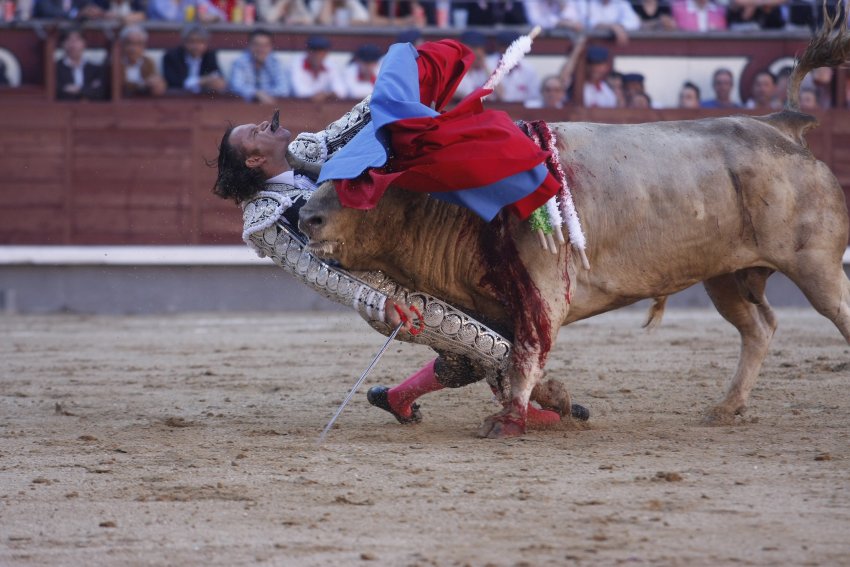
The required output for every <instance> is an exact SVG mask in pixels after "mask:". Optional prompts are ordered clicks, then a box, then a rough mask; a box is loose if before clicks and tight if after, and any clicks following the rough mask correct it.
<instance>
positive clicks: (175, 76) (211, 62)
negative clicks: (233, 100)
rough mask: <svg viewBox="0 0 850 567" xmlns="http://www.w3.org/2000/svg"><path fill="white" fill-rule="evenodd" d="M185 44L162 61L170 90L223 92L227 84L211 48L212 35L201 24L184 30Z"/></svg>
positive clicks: (168, 53) (170, 51) (176, 48)
mask: <svg viewBox="0 0 850 567" xmlns="http://www.w3.org/2000/svg"><path fill="white" fill-rule="evenodd" d="M181 36H182V38H183V45H181V46H179V47H175V48H174V49H169V50H168V51H166V52H165V55H164V56H163V58H162V70H163V74H164V75H165V82H166V83H167V84H168V88H170V89H175V90H178V91H187V92H190V93H195V94H198V93H202V92H203V93H223V92H226V91H227V82H226V81H225V80H224V78H223V77H222V76H221V71H220V70H219V68H218V58H217V57H216V53H215V51H213V50H211V49H209V39H210V34H209V32H208V31H207V30H206V29H205V28H204V27H202V26H200V25H198V24H191V25H188V26H186V27H185V28H183V32H182V34H181Z"/></svg>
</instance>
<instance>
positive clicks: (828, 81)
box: [802, 67, 833, 110]
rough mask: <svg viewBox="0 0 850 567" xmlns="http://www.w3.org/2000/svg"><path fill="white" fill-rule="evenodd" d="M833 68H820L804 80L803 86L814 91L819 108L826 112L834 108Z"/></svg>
mask: <svg viewBox="0 0 850 567" xmlns="http://www.w3.org/2000/svg"><path fill="white" fill-rule="evenodd" d="M832 78H833V72H832V67H818V68H817V69H815V70H813V71H812V72H811V73H809V74H808V75H806V77H805V78H804V79H803V83H802V86H804V87H809V88H812V89H814V91H815V93H816V94H817V100H818V106H819V107H820V108H822V109H824V110H826V109H827V108H832Z"/></svg>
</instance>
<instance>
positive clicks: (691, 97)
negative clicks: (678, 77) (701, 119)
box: [679, 81, 700, 108]
mask: <svg viewBox="0 0 850 567" xmlns="http://www.w3.org/2000/svg"><path fill="white" fill-rule="evenodd" d="M699 101H700V96H699V87H698V86H696V85H695V84H693V83H692V82H690V81H686V82H685V84H684V85H682V90H680V91H679V108H700V102H699Z"/></svg>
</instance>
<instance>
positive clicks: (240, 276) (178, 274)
mask: <svg viewBox="0 0 850 567" xmlns="http://www.w3.org/2000/svg"><path fill="white" fill-rule="evenodd" d="M845 271H848V273H850V266H845ZM767 295H768V299H769V301H770V302H771V304H772V305H774V306H777V307H783V306H806V305H808V302H807V301H806V299H805V297H803V295H802V293H800V291H799V290H798V289H797V287H796V286H795V285H794V284H793V283H791V282H790V281H789V280H788V279H787V278H785V277H784V276H783V275H781V274H774V275H773V276H772V277H771V278H770V280H768V290H767ZM646 305H647V304H646V302H641V303H640V304H638V305H637V307H638V308H646ZM668 306H669V307H670V308H677V307H709V306H711V302H710V301H709V299H708V296H707V295H706V293H705V291H704V290H703V288H702V286H701V285H696V286H693V287H691V288H689V289H687V290H684V291H682V292H680V293H677V294H676V295H674V296H672V297H671V298H670V301H669V302H668ZM342 309H346V308H345V307H342V306H340V305H337V304H335V303H332V302H330V301H328V300H326V299H324V298H322V297H320V296H319V295H317V294H316V293H314V292H312V291H310V290H309V289H308V288H306V287H305V286H303V285H301V284H299V283H298V282H297V281H295V280H294V279H293V278H292V277H291V276H289V275H288V274H286V273H285V272H283V270H281V269H280V268H277V267H276V266H274V265H270V266H268V267H265V266H33V265H29V266H26V265H16V266H0V310H3V311H6V312H18V313H59V312H72V313H108V314H149V313H177V312H199V311H274V312H281V311H311V310H342Z"/></svg>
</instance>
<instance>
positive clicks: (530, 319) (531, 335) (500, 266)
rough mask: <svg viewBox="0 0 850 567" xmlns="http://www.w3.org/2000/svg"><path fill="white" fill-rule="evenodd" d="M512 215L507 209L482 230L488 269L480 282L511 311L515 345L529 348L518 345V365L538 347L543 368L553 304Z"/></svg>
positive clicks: (514, 351)
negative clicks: (531, 268) (526, 256)
mask: <svg viewBox="0 0 850 567" xmlns="http://www.w3.org/2000/svg"><path fill="white" fill-rule="evenodd" d="M508 214H509V213H507V212H504V211H503V212H501V213H499V216H497V217H496V218H495V219H493V221H492V222H490V223H489V224H487V225H484V227H482V230H481V231H480V233H479V235H480V236H479V247H480V248H479V249H480V250H481V261H482V264H483V268H484V276H482V278H481V281H480V285H481V286H482V287H484V288H486V289H489V290H491V291H492V292H493V293H494V294H495V296H496V298H497V299H498V300H499V302H500V303H502V305H504V307H505V310H506V311H507V312H508V313H509V314H510V316H511V319H512V321H513V324H514V345H516V346H519V345H522V346H524V347H525V348H514V350H513V356H514V362H515V363H516V364H518V365H519V364H523V363H526V362H528V360H527V357H528V355H529V354H530V351H534V350H536V351H537V353H538V355H537V356H538V358H537V364H539V365H540V367H542V366H543V365H544V364H545V363H546V358H547V357H548V356H549V351H550V350H551V348H552V332H551V331H552V323H551V321H550V320H549V316H548V315H549V307H548V305H547V303H546V300H545V299H544V298H543V295H542V294H541V293H540V289H539V288H538V287H537V285H536V284H535V283H534V281H533V280H532V279H531V274H529V273H528V269H527V268H526V266H525V264H524V263H523V261H522V259H521V258H520V255H519V250H517V247H516V243H515V242H514V240H513V238H511V233H510V230H508V229H509V226H510V219H509V217H508Z"/></svg>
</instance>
